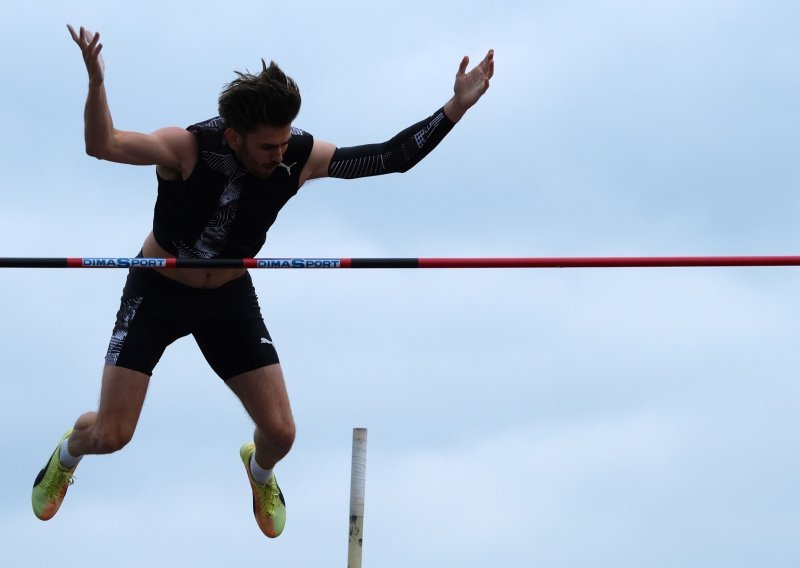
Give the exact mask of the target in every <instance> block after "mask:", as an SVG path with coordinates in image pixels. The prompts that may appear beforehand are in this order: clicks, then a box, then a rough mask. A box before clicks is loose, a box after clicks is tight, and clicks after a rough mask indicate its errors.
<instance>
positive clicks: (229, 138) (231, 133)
mask: <svg viewBox="0 0 800 568" xmlns="http://www.w3.org/2000/svg"><path fill="white" fill-rule="evenodd" d="M223 136H225V142H227V143H228V146H230V147H231V149H233V151H234V152H238V151H239V148H240V147H241V145H242V137H241V136H240V135H239V133H238V132H236V131H235V130H234V129H233V128H226V129H225V132H224V134H223Z"/></svg>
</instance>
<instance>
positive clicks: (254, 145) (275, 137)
mask: <svg viewBox="0 0 800 568" xmlns="http://www.w3.org/2000/svg"><path fill="white" fill-rule="evenodd" d="M291 137H292V126H291V125H288V126H284V127H281V128H275V127H274V126H260V127H259V128H257V129H256V130H255V131H253V132H251V133H249V134H244V135H241V134H239V133H238V132H236V131H235V130H233V129H232V128H228V129H227V130H225V139H226V140H227V142H228V145H229V146H230V147H231V148H232V149H233V151H234V152H235V153H236V157H238V158H239V161H241V162H242V164H244V167H245V168H247V171H248V172H250V173H251V174H253V175H254V176H256V177H260V178H268V177H269V176H271V175H272V172H274V171H275V168H277V167H278V165H279V164H280V163H281V162H282V161H283V155H284V153H286V148H288V146H289V140H290V139H291Z"/></svg>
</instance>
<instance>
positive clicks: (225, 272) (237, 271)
mask: <svg viewBox="0 0 800 568" xmlns="http://www.w3.org/2000/svg"><path fill="white" fill-rule="evenodd" d="M142 255H143V256H144V257H145V258H174V257H175V255H173V254H170V253H168V252H167V251H165V250H164V249H163V248H161V246H160V245H159V244H158V243H157V242H156V239H155V237H154V236H153V233H152V232H151V233H150V234H149V235H147V238H146V239H145V240H144V245H142ZM153 270H157V271H158V272H159V273H161V274H163V275H164V276H166V277H167V278H169V279H171V280H175V281H176V282H180V283H181V284H183V285H185V286H190V287H191V288H219V287H220V286H222V285H223V284H226V283H228V282H230V281H231V280H236V279H237V278H239V277H240V276H242V275H243V274H244V273H245V272H246V271H247V270H246V269H245V268H154V269H153Z"/></svg>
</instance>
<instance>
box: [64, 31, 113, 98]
mask: <svg viewBox="0 0 800 568" xmlns="http://www.w3.org/2000/svg"><path fill="white" fill-rule="evenodd" d="M67 29H69V33H70V35H71V36H72V39H73V41H74V42H75V43H77V44H78V47H80V48H81V53H82V54H83V62H84V63H85V64H86V71H87V72H88V73H89V83H95V84H100V83H102V82H103V76H104V74H105V63H103V56H102V55H100V51H101V50H102V49H103V44H102V43H100V34H99V33H94V32H90V31H89V30H87V29H84V27H83V26H81V28H80V31H79V32H77V33H76V32H75V28H73V27H72V26H71V25H69V24H67Z"/></svg>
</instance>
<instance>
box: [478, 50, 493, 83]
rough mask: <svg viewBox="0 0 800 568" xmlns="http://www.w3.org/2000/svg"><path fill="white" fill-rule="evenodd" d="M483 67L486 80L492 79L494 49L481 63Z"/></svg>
mask: <svg viewBox="0 0 800 568" xmlns="http://www.w3.org/2000/svg"><path fill="white" fill-rule="evenodd" d="M481 66H482V67H483V68H484V72H485V73H486V78H487V79H491V78H492V75H494V49H490V50H489V52H488V53H487V54H486V57H484V58H483V61H481Z"/></svg>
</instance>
